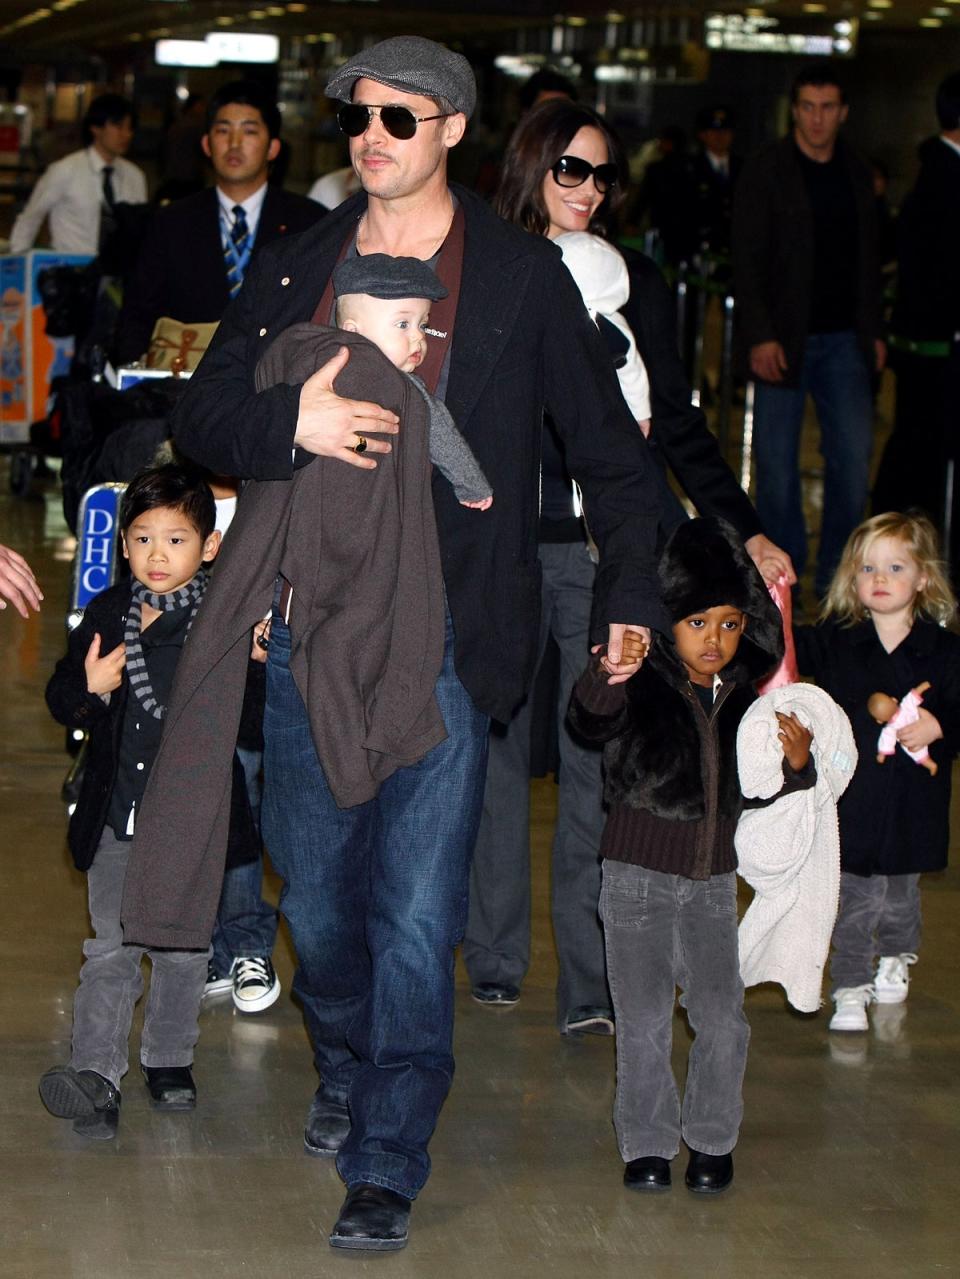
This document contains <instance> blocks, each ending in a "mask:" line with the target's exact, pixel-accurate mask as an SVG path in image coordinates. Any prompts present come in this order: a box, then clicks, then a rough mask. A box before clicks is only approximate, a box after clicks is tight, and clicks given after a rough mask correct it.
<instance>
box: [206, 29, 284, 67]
mask: <svg viewBox="0 0 960 1279" xmlns="http://www.w3.org/2000/svg"><path fill="white" fill-rule="evenodd" d="M204 44H206V45H207V46H208V47H209V48H210V49H212V50H213V52H214V53H215V54H216V55H217V61H218V62H259V63H273V62H277V61H279V58H280V39H279V37H278V36H272V35H261V34H260V32H259V31H256V32H252V31H250V32H248V31H211V32H210V34H209V35H208V36H207V38H206V40H205V41H204Z"/></svg>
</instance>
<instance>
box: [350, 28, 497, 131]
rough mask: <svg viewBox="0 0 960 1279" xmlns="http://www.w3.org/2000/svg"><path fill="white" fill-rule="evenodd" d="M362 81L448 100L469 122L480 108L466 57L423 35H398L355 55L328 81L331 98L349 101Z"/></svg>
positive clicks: (471, 69)
mask: <svg viewBox="0 0 960 1279" xmlns="http://www.w3.org/2000/svg"><path fill="white" fill-rule="evenodd" d="M361 79H365V80H376V82H377V84H385V85H388V86H389V88H391V89H399V90H400V92H401V93H419V94H423V95H425V96H426V97H429V98H446V100H447V101H448V102H449V103H450V104H451V106H452V107H453V109H454V111H462V112H463V114H464V115H465V116H466V117H467V119H468V120H469V119H470V116H471V115H472V114H473V109H474V107H475V106H476V105H477V82H476V79H475V77H474V74H473V68H472V67H471V66H470V63H469V62H468V61H467V60H466V58H465V57H464V56H463V55H462V54H460V53H454V52H453V50H452V49H448V48H447V47H446V45H443V44H437V42H436V41H435V40H424V39H423V38H422V37H421V36H394V37H393V38H392V39H390V40H381V41H380V43H379V44H375V45H372V46H371V47H370V48H369V49H364V50H363V52H362V53H356V54H354V56H353V57H352V58H350V60H349V61H348V62H345V63H344V64H343V66H342V67H340V68H339V69H338V70H336V71H335V72H334V73H333V75H332V76H331V77H330V79H329V80H328V81H327V89H326V93H327V97H328V98H339V99H340V101H341V102H349V101H350V94H351V92H352V91H353V86H354V83H355V82H356V81H357V80H361Z"/></svg>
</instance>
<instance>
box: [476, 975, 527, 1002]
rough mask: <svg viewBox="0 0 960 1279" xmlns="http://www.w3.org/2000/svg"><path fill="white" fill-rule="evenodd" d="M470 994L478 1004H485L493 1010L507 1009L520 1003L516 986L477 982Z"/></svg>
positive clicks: (494, 982) (495, 982)
mask: <svg viewBox="0 0 960 1279" xmlns="http://www.w3.org/2000/svg"><path fill="white" fill-rule="evenodd" d="M470 994H471V995H472V996H473V998H474V999H475V1000H476V1001H477V1003H478V1004H486V1005H487V1006H488V1007H494V1008H509V1007H510V1006H511V1005H513V1004H516V1003H519V1001H520V990H519V988H518V987H517V986H508V985H506V984H504V983H502V982H498V981H481V982H478V983H477V985H476V986H474V987H473V988H472V990H471V991H470Z"/></svg>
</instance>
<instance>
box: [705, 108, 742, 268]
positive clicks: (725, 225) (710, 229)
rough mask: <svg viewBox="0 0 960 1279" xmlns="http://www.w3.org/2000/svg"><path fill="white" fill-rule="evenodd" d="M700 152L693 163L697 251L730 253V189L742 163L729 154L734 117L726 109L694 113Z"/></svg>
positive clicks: (731, 204) (731, 198)
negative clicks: (705, 247)
mask: <svg viewBox="0 0 960 1279" xmlns="http://www.w3.org/2000/svg"><path fill="white" fill-rule="evenodd" d="M697 141H698V142H699V144H700V145H699V148H698V150H697V154H696V156H695V158H694V161H693V179H694V199H695V205H696V228H697V248H698V249H699V248H702V247H703V246H704V245H706V246H707V247H708V248H709V249H710V250H712V251H713V252H714V253H727V252H728V251H729V249H730V218H731V213H732V210H733V188H734V184H735V183H736V180H737V177H738V176H739V173H740V166H741V164H742V161H741V160H740V157H739V156H735V155H734V154H733V152H732V150H731V147H732V144H733V115H732V112H731V111H730V109H729V107H725V106H713V107H704V108H703V109H701V110H700V111H698V112H697Z"/></svg>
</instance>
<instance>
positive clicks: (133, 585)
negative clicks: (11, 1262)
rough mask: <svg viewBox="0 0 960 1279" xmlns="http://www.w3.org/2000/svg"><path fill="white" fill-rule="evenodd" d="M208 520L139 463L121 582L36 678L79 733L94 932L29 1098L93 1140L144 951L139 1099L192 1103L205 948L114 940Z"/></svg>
mask: <svg viewBox="0 0 960 1279" xmlns="http://www.w3.org/2000/svg"><path fill="white" fill-rule="evenodd" d="M214 521H215V508H214V501H213V495H212V493H211V492H210V489H209V488H208V487H207V485H206V484H205V483H204V482H203V480H201V479H200V478H199V477H198V476H197V475H196V473H195V472H192V471H188V470H186V469H184V468H183V467H181V466H179V465H177V464H175V463H169V464H167V465H165V466H158V467H153V468H150V469H148V470H144V471H141V472H140V474H139V475H138V476H136V478H135V479H134V480H133V481H132V482H131V484H130V486H129V487H128V488H127V490H126V493H125V494H124V497H123V502H122V504H121V507H120V521H119V523H120V533H121V537H122V539H123V554H124V556H125V558H126V559H127V560H128V561H129V564H130V574H131V579H132V580H125V581H122V582H118V583H117V584H116V585H115V586H111V587H109V588H108V589H107V590H106V591H103V592H102V593H101V594H100V595H98V596H96V598H95V599H93V600H92V601H91V602H90V604H89V606H88V607H87V609H86V612H85V613H84V617H83V621H82V622H81V623H80V625H79V626H78V627H77V628H76V630H75V631H73V632H72V634H71V636H70V640H69V645H68V649H67V653H66V656H65V657H62V658H61V659H60V661H59V662H58V663H57V667H56V670H55V671H54V674H53V676H52V677H51V679H50V682H49V684H48V685H47V693H46V696H47V705H48V706H49V707H50V710H51V712H52V714H53V716H54V718H55V719H56V720H58V721H59V722H60V723H61V724H64V725H66V726H67V727H68V728H72V729H77V728H80V729H84V730H85V731H86V732H87V733H88V734H89V742H88V746H87V751H88V754H87V761H86V768H85V771H84V777H83V784H82V787H81V790H80V797H79V799H78V801H77V806H76V809H75V811H74V813H73V816H72V817H71V819H70V826H69V831H68V837H67V838H68V843H69V846H70V852H71V853H72V855H73V860H74V863H75V865H76V867H77V869H78V870H82V871H86V872H87V883H88V894H89V907H90V919H91V923H92V925H93V930H94V934H95V935H94V937H93V938H91V939H90V940H89V941H87V942H85V943H84V947H83V952H84V956H85V959H84V964H83V967H82V968H81V970H80V986H79V989H78V990H77V994H76V996H75V999H74V1005H73V1041H72V1042H73V1051H72V1053H71V1057H70V1063H69V1065H67V1066H62V1067H61V1066H58V1067H54V1068H53V1069H52V1070H48V1071H47V1072H46V1074H45V1075H44V1076H43V1078H42V1079H41V1080H40V1096H41V1098H42V1099H43V1103H44V1105H45V1106H46V1107H47V1109H48V1110H49V1111H50V1113H51V1114H53V1115H56V1116H58V1117H59V1118H62V1119H72V1120H73V1121H74V1123H73V1128H74V1131H75V1132H77V1133H79V1134H81V1135H82V1136H85V1137H92V1138H96V1139H99V1140H109V1139H110V1138H112V1137H114V1136H116V1132H117V1125H118V1123H119V1119H120V1091H119V1088H120V1080H121V1078H122V1077H123V1075H124V1074H125V1073H126V1070H127V1039H128V1037H129V1034H130V1026H131V1022H132V1019H133V1010H134V1006H135V1005H136V1003H137V1000H138V999H139V998H140V995H141V993H142V991H143V977H142V975H141V971H140V968H141V961H142V959H143V956H144V954H148V955H149V956H150V961H151V964H152V970H153V971H152V977H151V984H150V993H149V996H148V998H147V1006H146V1010H145V1014H144V1023H143V1035H142V1038H141V1045H140V1060H141V1063H142V1065H141V1068H142V1070H143V1074H144V1077H145V1079H146V1083H147V1088H148V1090H149V1092H150V1097H151V1100H152V1102H153V1104H154V1106H155V1107H156V1108H157V1109H160V1110H190V1109H192V1108H193V1107H194V1106H195V1105H196V1088H195V1086H194V1082H193V1077H192V1075H191V1071H190V1066H191V1064H192V1062H193V1049H194V1045H195V1044H196V1042H197V1036H198V1033H199V1032H198V1027H197V1016H198V1012H199V1009H200V999H201V995H202V993H203V985H204V980H205V978H206V974H207V952H206V951H205V950H184V951H181V950H151V949H145V948H144V947H141V946H128V945H124V941H123V929H122V927H121V922H120V902H121V898H122V895H123V881H124V876H125V874H126V866H127V860H128V857H129V852H130V841H131V840H132V838H133V831H134V826H135V823H136V815H137V810H138V808H139V805H140V802H141V800H142V798H143V793H144V791H145V790H146V785H147V779H148V778H149V776H150V769H151V766H152V764H153V761H154V758H155V756H156V753H157V750H158V749H159V745H160V735H161V731H162V722H163V716H164V709H165V707H166V705H167V702H168V700H169V696H170V690H171V688H172V685H173V678H174V673H175V671H176V668H177V663H178V660H179V657H180V652H181V650H182V648H183V644H184V641H185V640H186V638H187V633H188V632H189V630H190V626H191V623H192V622H193V618H194V616H195V614H196V611H197V609H198V607H199V605H200V601H201V600H202V599H203V593H204V589H205V587H206V581H207V574H206V572H205V571H204V567H203V566H204V564H206V563H209V562H210V561H211V560H213V559H214V558H215V557H216V554H217V551H218V550H219V549H220V534H219V533H218V532H216V531H215V529H214Z"/></svg>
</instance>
